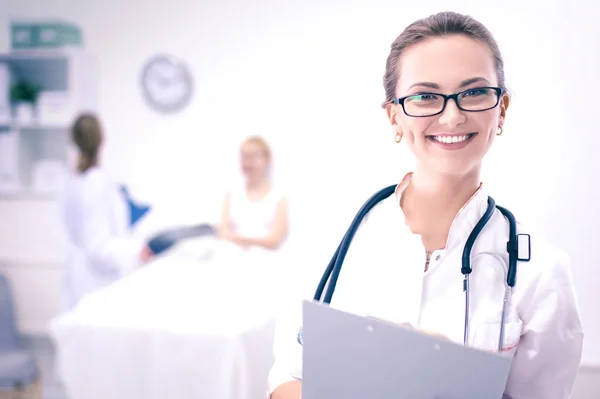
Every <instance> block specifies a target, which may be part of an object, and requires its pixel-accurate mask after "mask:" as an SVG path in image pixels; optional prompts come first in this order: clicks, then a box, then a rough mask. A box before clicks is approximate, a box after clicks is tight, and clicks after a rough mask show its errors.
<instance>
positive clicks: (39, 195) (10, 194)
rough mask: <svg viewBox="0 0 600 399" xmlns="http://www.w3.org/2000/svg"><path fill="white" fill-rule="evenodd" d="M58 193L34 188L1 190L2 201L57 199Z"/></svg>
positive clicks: (0, 199)
mask: <svg viewBox="0 0 600 399" xmlns="http://www.w3.org/2000/svg"><path fill="white" fill-rule="evenodd" d="M57 200H58V194H57V193H52V192H41V191H35V190H33V189H26V188H23V189H15V190H0V202H3V201H57Z"/></svg>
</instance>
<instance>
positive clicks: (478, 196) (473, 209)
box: [396, 172, 488, 250]
mask: <svg viewBox="0 0 600 399" xmlns="http://www.w3.org/2000/svg"><path fill="white" fill-rule="evenodd" d="M412 175H413V174H412V172H409V173H407V174H406V175H405V176H404V178H403V179H402V181H401V182H400V183H399V184H398V185H397V186H396V203H397V204H398V207H399V208H400V200H401V199H402V194H403V193H404V191H405V190H406V188H407V187H408V185H409V184H410V180H411V178H412ZM487 200H488V195H487V194H486V193H485V190H484V189H483V184H480V185H479V188H478V189H477V191H476V192H475V193H474V194H473V196H472V197H471V198H470V199H469V200H468V201H467V203H466V204H465V205H463V207H462V208H461V209H460V210H459V211H458V213H457V214H456V216H455V217H454V220H453V221H452V224H451V225H450V231H449V232H448V239H447V241H446V247H445V248H444V250H447V249H448V248H452V247H453V246H456V245H458V244H459V243H462V242H464V241H466V239H467V238H468V236H469V234H471V231H473V229H474V228H475V225H476V224H477V223H478V222H479V220H480V219H481V216H483V214H484V213H485V211H486V209H487ZM400 212H401V213H402V217H403V219H404V222H405V223H406V217H405V216H404V212H402V208H400Z"/></svg>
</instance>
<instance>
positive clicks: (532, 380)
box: [269, 189, 583, 399]
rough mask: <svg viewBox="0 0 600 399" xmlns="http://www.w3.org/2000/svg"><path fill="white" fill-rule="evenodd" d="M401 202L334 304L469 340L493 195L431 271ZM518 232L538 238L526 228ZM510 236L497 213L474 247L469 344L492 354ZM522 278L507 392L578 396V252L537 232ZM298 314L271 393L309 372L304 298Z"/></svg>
mask: <svg viewBox="0 0 600 399" xmlns="http://www.w3.org/2000/svg"><path fill="white" fill-rule="evenodd" d="M398 201H399V197H398V196H397V195H396V196H394V195H393V196H391V197H389V198H387V199H385V200H384V201H383V202H381V203H380V204H379V205H377V206H376V207H375V208H374V209H373V210H372V211H371V212H370V213H369V215H367V218H366V219H365V220H364V221H363V223H362V225H361V227H360V228H359V229H358V231H357V233H356V235H355V238H354V240H353V242H352V244H351V246H350V249H349V251H348V254H347V257H346V259H345V262H344V267H343V269H342V271H341V273H340V276H339V279H338V283H337V285H336V291H335V294H334V296H333V299H332V302H331V306H332V307H335V308H338V309H340V310H344V311H347V312H351V313H355V314H359V315H362V316H372V317H377V318H381V319H386V320H389V321H392V322H396V323H405V322H408V323H411V324H412V325H414V326H418V327H420V328H422V329H425V330H429V331H432V332H438V333H441V334H444V335H446V336H447V337H448V338H449V339H451V340H452V341H454V342H457V343H461V344H462V343H463V327H464V309H465V296H464V292H463V290H462V284H463V276H462V275H461V273H460V267H461V255H462V251H463V248H464V243H465V241H466V239H467V237H468V235H469V234H470V233H471V231H472V230H473V227H474V226H475V224H476V223H477V222H478V221H479V219H480V218H481V216H482V215H483V213H484V212H485V210H486V208H487V194H485V193H484V191H483V189H480V190H479V191H478V192H477V193H476V194H475V195H474V196H473V198H472V199H471V200H470V201H469V202H468V203H467V204H466V205H465V207H463V209H462V210H461V211H460V212H459V214H458V215H457V217H456V218H455V220H454V222H453V224H452V226H451V229H450V232H449V237H448V242H447V247H446V248H445V249H444V250H439V251H435V252H434V253H433V255H432V256H431V263H430V265H429V269H428V271H427V272H425V273H424V272H423V271H424V265H425V250H424V248H423V244H422V242H421V237H420V236H418V235H415V234H413V233H412V232H411V231H410V229H409V228H408V226H407V225H406V223H405V219H404V216H403V213H402V209H401V208H400V206H399V202H398ZM516 218H517V219H518V215H516ZM518 233H530V234H531V232H530V231H528V230H527V229H526V228H524V227H523V226H521V225H520V224H519V226H518ZM507 239H508V221H507V220H506V219H505V217H504V216H503V215H502V214H501V213H500V211H498V210H496V212H495V213H494V215H493V216H492V218H491V220H490V221H489V222H488V224H487V225H486V227H485V228H484V230H483V231H482V233H481V234H480V236H479V238H478V239H477V241H476V243H475V245H474V247H473V251H472V259H473V262H472V269H473V272H472V274H471V277H470V279H471V281H470V283H471V298H470V300H471V313H470V342H469V344H470V345H471V346H475V347H478V348H481V349H484V350H489V351H496V350H497V345H498V336H499V331H500V320H501V313H502V304H503V295H504V288H505V285H504V284H503V281H506V279H505V275H504V268H503V267H501V265H502V266H504V265H507V264H508V254H507V252H506V242H507ZM486 253H487V254H486ZM498 257H499V258H501V259H502V263H499V262H498V260H499V258H498ZM516 281H517V282H516V285H515V288H514V290H513V295H512V300H511V302H510V305H509V309H508V312H507V318H506V321H507V323H506V329H505V339H504V343H505V346H504V347H505V349H504V354H505V355H506V356H513V362H512V368H511V372H510V376H509V379H508V382H507V386H506V390H505V397H509V398H512V399H526V398H527V399H534V398H535V399H537V398H540V399H542V398H543V399H566V398H569V397H570V392H571V389H572V386H573V383H574V380H575V377H576V374H577V371H578V367H579V363H580V359H581V350H582V340H583V332H582V326H581V321H580V317H579V310H578V304H577V299H576V297H575V293H574V287H573V282H572V277H571V270H570V261H569V257H568V256H567V254H566V253H565V252H563V251H562V250H560V249H558V248H555V247H553V246H551V245H550V244H548V243H547V242H545V241H544V240H543V239H542V238H541V237H539V236H538V235H535V234H532V235H531V261H529V262H519V264H518V273H517V279H516ZM316 284H317V282H316V281H315V286H316ZM293 318H295V319H296V322H291V323H284V324H283V325H284V326H286V327H282V328H281V329H280V334H281V335H280V336H278V337H277V338H276V343H275V359H276V360H275V364H274V366H273V368H272V369H271V372H270V375H269V387H270V391H271V392H272V391H273V390H274V389H276V388H277V387H278V386H279V385H280V384H282V383H284V382H286V381H291V380H293V379H301V378H302V347H301V346H300V345H299V344H298V343H297V341H296V334H297V331H298V328H299V326H300V325H301V304H300V303H299V304H298V309H296V314H295V316H294V317H293ZM283 334H285V336H283Z"/></svg>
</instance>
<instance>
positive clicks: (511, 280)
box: [297, 184, 531, 352]
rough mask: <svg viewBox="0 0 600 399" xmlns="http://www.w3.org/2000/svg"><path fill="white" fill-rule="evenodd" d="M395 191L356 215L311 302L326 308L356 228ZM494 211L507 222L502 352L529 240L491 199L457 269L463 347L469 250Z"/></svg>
mask: <svg viewBox="0 0 600 399" xmlns="http://www.w3.org/2000/svg"><path fill="white" fill-rule="evenodd" d="M395 191H396V185H395V184H394V185H392V186H389V187H386V188H384V189H383V190H380V191H378V192H377V193H375V195H373V196H372V197H371V198H369V200H368V201H367V202H365V204H364V205H363V206H362V207H361V209H360V210H359V211H358V213H357V214H356V216H355V217H354V220H353V221H352V223H351V224H350V227H349V228H348V231H346V234H344V237H343V238H342V241H341V242H340V245H338V247H337V249H336V250H335V253H334V254H333V257H332V258H331V261H330V262H329V264H328V265H327V269H325V273H323V277H321V281H320V282H319V285H318V287H317V290H316V292H315V295H314V297H313V300H314V301H316V302H322V303H325V304H330V303H331V299H332V297H333V293H334V291H335V286H336V284H337V280H338V277H339V275H340V272H341V270H342V265H343V263H344V258H345V257H346V253H347V252H348V248H349V247H350V243H351V242H352V239H353V238H354V234H355V233H356V230H358V227H359V226H360V224H361V222H362V220H363V218H364V217H365V216H366V215H367V213H369V211H371V209H372V208H373V207H374V206H375V205H377V204H378V203H380V202H381V201H383V200H384V199H386V198H388V197H389V196H391V195H392V194H394V192H395ZM496 209H498V210H499V211H500V212H501V213H502V214H503V215H504V217H505V218H506V219H507V220H508V242H507V244H506V251H507V252H508V271H507V273H506V286H505V291H504V299H503V304H502V316H501V323H500V336H499V338H498V352H502V349H503V346H504V329H505V324H506V312H507V310H508V304H509V303H510V299H511V295H512V289H513V288H514V286H515V282H516V276H517V261H524V262H528V261H529V260H531V242H530V240H531V238H530V236H529V234H517V221H516V219H515V217H514V215H513V214H512V213H511V212H510V211H509V210H508V209H506V208H503V207H501V206H500V205H496V202H495V201H494V199H493V198H492V197H489V196H488V205H487V209H486V211H485V213H484V214H483V216H482V217H481V219H479V222H477V224H476V225H475V227H474V228H473V231H471V234H469V237H468V238H467V242H466V243H465V247H464V249H463V253H462V267H461V269H460V272H461V274H462V275H463V276H464V280H463V291H464V293H465V322H464V330H463V331H464V333H463V335H464V338H463V339H464V345H465V346H466V345H467V344H468V342H469V307H470V306H469V305H470V291H471V290H470V285H469V276H470V274H471V272H472V269H471V250H472V249H473V245H474V244H475V241H476V240H477V237H478V236H479V234H480V233H481V231H482V230H483V228H484V227H485V225H486V224H487V222H488V221H489V220H490V219H491V217H492V215H493V214H494V211H495V210H496ZM521 237H522V238H524V239H526V241H527V251H526V257H523V258H520V257H519V238H521ZM325 287H327V291H326V292H325V297H324V298H323V291H324V290H325ZM297 340H298V343H299V344H300V345H302V344H303V338H302V328H300V330H299V331H298V337H297Z"/></svg>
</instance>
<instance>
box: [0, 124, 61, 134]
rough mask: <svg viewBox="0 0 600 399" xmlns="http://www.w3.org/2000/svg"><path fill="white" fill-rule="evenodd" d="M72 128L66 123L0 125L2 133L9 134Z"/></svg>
mask: <svg viewBox="0 0 600 399" xmlns="http://www.w3.org/2000/svg"><path fill="white" fill-rule="evenodd" d="M69 129H70V126H68V125H67V124H64V123H56V124H46V123H44V124H39V125H38V124H34V123H27V124H20V123H18V122H12V123H0V133H2V132H9V131H11V130H30V131H31V130H69Z"/></svg>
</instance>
